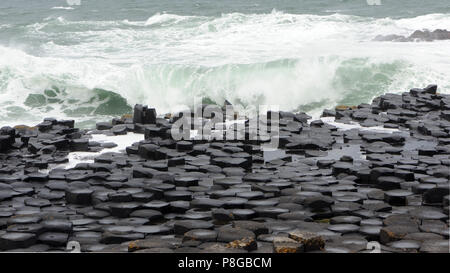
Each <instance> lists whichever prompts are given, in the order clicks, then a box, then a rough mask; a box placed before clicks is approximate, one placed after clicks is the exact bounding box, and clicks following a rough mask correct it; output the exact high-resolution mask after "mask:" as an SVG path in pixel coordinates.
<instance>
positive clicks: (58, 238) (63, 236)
mask: <svg viewBox="0 0 450 273" xmlns="http://www.w3.org/2000/svg"><path fill="white" fill-rule="evenodd" d="M68 239H69V235H68V234H67V233H61V232H46V233H43V234H41V235H40V236H39V238H38V240H39V242H41V243H43V244H46V245H49V246H66V244H67V241H68Z"/></svg>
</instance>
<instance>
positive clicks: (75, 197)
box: [65, 188, 94, 205]
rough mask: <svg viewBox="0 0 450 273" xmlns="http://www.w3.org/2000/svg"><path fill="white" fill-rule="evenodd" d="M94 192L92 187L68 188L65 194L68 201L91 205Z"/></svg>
mask: <svg viewBox="0 0 450 273" xmlns="http://www.w3.org/2000/svg"><path fill="white" fill-rule="evenodd" d="M93 192H94V191H93V190H90V189H76V188H75V189H68V190H66V195H65V196H66V202H67V203H71V204H78V205H90V204H91V201H92V193H93Z"/></svg>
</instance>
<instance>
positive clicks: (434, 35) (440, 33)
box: [373, 29, 450, 42]
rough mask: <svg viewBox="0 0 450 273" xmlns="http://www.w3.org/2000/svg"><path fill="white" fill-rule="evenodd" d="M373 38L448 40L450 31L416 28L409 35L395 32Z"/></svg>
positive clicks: (384, 39)
mask: <svg viewBox="0 0 450 273" xmlns="http://www.w3.org/2000/svg"><path fill="white" fill-rule="evenodd" d="M373 40H374V41H381V42H386V41H391V42H431V41H436V40H450V31H448V30H446V29H436V30H434V31H429V30H416V31H414V32H413V33H412V34H411V35H409V36H402V35H396V34H391V35H378V36H376V37H375V38H374V39H373Z"/></svg>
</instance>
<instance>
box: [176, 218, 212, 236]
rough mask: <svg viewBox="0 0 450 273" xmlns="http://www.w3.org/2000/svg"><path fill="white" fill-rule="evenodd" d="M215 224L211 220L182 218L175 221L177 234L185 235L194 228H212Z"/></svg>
mask: <svg viewBox="0 0 450 273" xmlns="http://www.w3.org/2000/svg"><path fill="white" fill-rule="evenodd" d="M213 227H214V225H213V224H212V223H211V222H208V221H203V220H180V221H176V222H175V223H174V226H173V228H174V232H175V234H179V235H183V234H185V233H186V232H188V231H190V230H194V229H212V228H213Z"/></svg>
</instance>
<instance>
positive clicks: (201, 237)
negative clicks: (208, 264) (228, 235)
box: [183, 229, 217, 242]
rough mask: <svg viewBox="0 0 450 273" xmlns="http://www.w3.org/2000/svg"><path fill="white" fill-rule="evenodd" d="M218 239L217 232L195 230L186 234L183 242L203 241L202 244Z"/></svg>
mask: <svg viewBox="0 0 450 273" xmlns="http://www.w3.org/2000/svg"><path fill="white" fill-rule="evenodd" d="M216 239H217V232H216V231H215V230H208V229H194V230H190V231H188V232H186V233H185V234H184V236H183V241H189V240H194V241H201V242H215V241H216Z"/></svg>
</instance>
